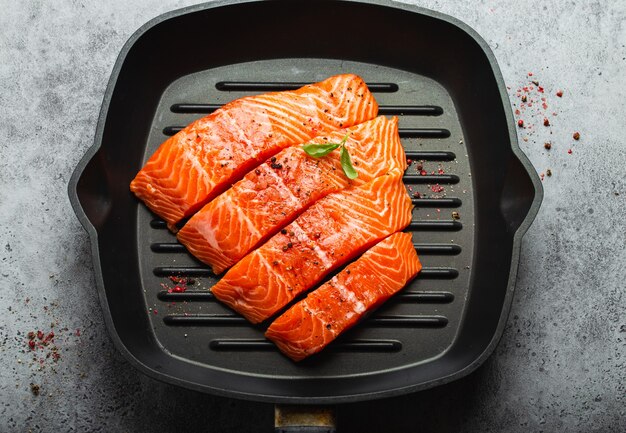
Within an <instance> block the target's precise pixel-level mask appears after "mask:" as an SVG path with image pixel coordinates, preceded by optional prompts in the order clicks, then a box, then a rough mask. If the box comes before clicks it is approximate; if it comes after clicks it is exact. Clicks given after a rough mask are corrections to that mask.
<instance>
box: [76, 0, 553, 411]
mask: <svg viewBox="0 0 626 433" xmlns="http://www.w3.org/2000/svg"><path fill="white" fill-rule="evenodd" d="M303 13H306V14H307V20H305V21H302V20H297V19H294V17H298V16H301V15H302V14H303ZM256 16H273V17H274V19H276V20H278V21H279V22H281V23H283V25H281V26H280V27H267V26H265V25H264V24H263V22H260V21H259V20H252V19H250V21H247V19H246V18H242V17H256ZM242 19H243V20H244V21H246V22H245V23H241V20H242ZM323 19H326V20H328V19H332V20H334V21H336V22H340V23H342V29H343V31H342V32H341V35H340V36H339V37H338V36H337V35H336V34H331V33H324V32H319V31H316V27H315V23H316V22H320V21H319V20H323ZM233 23H239V25H238V27H237V28H238V29H240V30H239V31H238V32H236V33H233V32H229V31H228V30H229V26H231V25H233ZM241 24H244V25H241ZM207 28H210V29H212V31H211V32H206V31H205V30H206V29H207ZM372 28H376V32H372V31H370V30H371V29H372ZM216 34H228V35H229V38H228V44H220V43H217V41H216V39H215V38H214V35H216ZM207 52H210V55H207ZM342 72H354V73H357V74H359V75H361V76H362V77H363V78H364V79H365V80H366V81H367V82H368V83H372V90H373V91H374V92H375V95H376V98H377V100H378V101H379V104H380V105H381V114H386V115H393V114H397V115H399V116H400V127H401V136H402V140H403V144H404V145H405V148H406V150H407V154H408V156H409V158H411V159H414V160H418V161H420V162H419V164H421V165H423V169H424V170H426V171H427V176H422V175H420V174H419V173H418V171H417V165H418V162H414V163H413V164H412V166H411V167H410V168H409V170H408V171H407V174H406V176H405V183H407V185H408V187H409V188H410V190H412V192H420V193H421V197H420V198H416V199H415V200H414V202H415V205H416V209H415V211H414V213H413V217H414V218H413V222H412V224H411V226H410V227H409V230H411V231H412V232H413V233H414V242H415V243H416V248H417V249H418V252H419V253H420V256H421V258H422V262H423V264H424V266H425V270H424V271H423V272H422V274H421V275H420V278H418V279H417V280H416V281H415V282H414V283H412V284H411V285H409V286H408V287H407V288H406V289H405V290H404V292H403V293H402V294H400V295H399V296H398V297H397V299H395V300H393V301H391V302H390V303H389V304H388V305H386V306H384V307H383V308H382V309H380V310H379V311H378V312H376V314H374V315H373V316H372V317H370V318H368V320H367V321H365V322H364V323H363V324H362V325H361V326H359V327H358V328H355V329H354V330H352V331H350V332H349V333H348V334H347V335H346V336H345V337H344V338H342V339H341V340H340V341H338V342H337V343H336V344H333V346H332V347H331V348H329V350H327V351H325V352H324V353H322V354H320V355H319V356H316V357H313V358H311V359H309V360H307V361H305V362H303V363H300V364H294V363H292V362H291V361H289V360H288V359H286V358H284V357H283V356H281V355H280V354H279V353H278V352H277V351H276V350H275V349H274V348H273V346H272V345H271V344H269V343H267V342H265V341H263V338H262V331H263V329H262V327H253V326H250V325H248V324H247V323H246V322H245V321H244V320H243V319H240V318H239V317H237V316H236V315H235V314H233V313H232V312H231V311H229V310H228V309H226V308H225V307H223V306H222V305H220V304H219V303H217V302H214V301H213V299H212V297H211V295H210V292H209V289H210V286H211V285H212V284H213V283H214V282H215V277H213V276H212V275H211V274H210V272H209V271H208V270H207V269H206V268H205V267H203V266H202V265H201V264H200V263H198V262H197V261H196V260H194V259H193V258H192V257H191V256H190V255H188V254H187V253H186V252H185V251H184V249H183V248H182V247H180V246H178V245H177V244H176V240H175V237H174V236H173V235H171V234H170V233H169V232H168V231H167V230H166V229H164V228H163V224H162V223H161V222H160V221H158V220H156V219H155V217H154V216H153V215H152V214H151V213H150V212H149V211H147V209H146V208H145V207H144V206H143V205H141V204H139V203H138V202H137V201H136V200H135V199H134V197H133V196H132V194H131V193H130V192H129V190H128V185H129V183H130V180H131V179H132V178H133V177H134V175H135V174H136V172H137V171H138V170H139V168H140V167H141V166H142V164H143V163H144V162H145V160H146V159H147V158H148V157H149V156H150V154H151V153H152V152H153V151H154V149H156V147H157V146H158V145H159V144H160V143H161V142H162V141H163V140H164V139H165V138H166V137H167V135H170V134H173V133H175V131H176V130H177V128H179V127H181V126H184V125H185V124H187V123H189V122H190V121H192V120H193V119H196V118H198V117H200V116H202V115H204V113H206V112H209V111H211V110H213V109H215V108H217V107H218V106H219V105H221V104H223V103H225V102H228V101H230V100H232V99H235V98H238V97H241V96H244V95H248V94H253V93H258V92H260V91H265V90H268V87H269V88H272V89H274V88H287V87H293V86H298V85H300V83H306V82H312V81H317V80H320V79H323V78H325V77H327V76H329V75H333V74H336V73H342ZM506 98H507V96H506V93H505V89H504V85H503V83H502V79H501V77H500V73H499V71H498V68H497V65H496V64H495V60H494V58H493V56H492V54H491V53H490V51H489V50H488V48H487V47H486V44H485V43H484V42H483V41H482V40H481V39H480V38H479V37H478V36H477V35H476V34H475V33H474V32H473V31H472V30H471V29H469V28H467V27H466V26H464V25H463V24H461V23H458V22H456V21H454V20H452V19H450V18H448V17H444V16H441V15H439V14H436V13H433V12H430V11H425V10H422V9H418V8H414V7H409V6H399V5H394V6H386V5H384V4H379V3H378V2H371V3H353V2H340V3H339V2H320V3H317V4H316V7H315V8H306V7H305V6H304V4H303V3H299V2H285V1H272V2H261V3H232V4H226V3H216V4H211V5H208V6H197V7H192V8H188V9H185V10H182V11H177V12H173V13H170V14H167V15H165V16H162V17H160V18H157V19H156V20H154V21H152V22H150V23H148V24H147V25H146V26H144V27H143V28H142V29H140V30H139V31H138V32H137V33H136V34H135V35H134V36H133V37H132V38H131V39H130V40H129V42H128V43H127V44H126V46H125V47H124V49H123V50H122V53H121V54H120V57H119V59H118V61H117V63H116V66H115V68H114V71H113V74H112V77H111V81H110V83H109V87H108V90H107V93H106V96H105V101H104V103H103V107H102V112H101V116H100V121H99V124H98V130H97V134H96V140H95V144H94V146H93V148H92V149H91V150H90V151H89V152H88V154H87V155H85V157H84V158H83V160H82V161H81V163H80V164H79V166H78V167H77V169H76V171H75V172H74V174H73V176H72V180H71V183H70V198H71V201H72V204H73V206H74V209H75V211H76V213H77V215H78V216H79V219H80V220H81V222H82V223H83V225H84V226H85V227H86V228H87V230H88V231H89V233H90V236H91V240H92V252H93V256H94V263H95V268H96V273H97V276H96V277H97V281H98V288H99V293H100V298H101V302H102V305H103V309H104V311H105V317H106V320H107V325H108V327H109V330H110V332H111V335H112V337H113V340H114V341H115V342H116V344H117V346H118V347H119V348H120V350H121V351H122V353H124V355H125V356H126V357H127V358H128V359H129V360H130V361H131V362H132V363H133V364H134V365H135V366H136V367H138V368H139V369H140V370H142V371H144V372H145V373H147V374H150V375H152V376H153V377H156V378H159V379H161V380H166V381H170V382H173V383H176V384H179V385H182V386H187V387H190V388H194V389H201V390H205V391H210V392H214V393H218V394H226V395H231V396H237V397H241V398H252V399H257V400H270V401H282V402H295V403H299V402H306V403H315V402H331V401H332V402H340V401H355V400H362V399H369V398H376V397H380V396H383V395H395V394H400V393H403V392H408V391H413V390H418V389H424V388H427V387H430V386H434V385H436V384H439V383H443V382H446V381H449V380H452V379H454V378H458V377H461V376H462V375H464V374H467V373H469V372H470V371H472V370H473V369H474V368H476V367H477V366H478V365H480V363H482V362H483V361H484V359H485V358H486V357H487V356H488V355H489V354H490V353H491V351H492V350H493V348H494V346H495V344H496V343H497V340H498V339H499V336H500V334H501V332H502V327H503V324H504V321H505V319H506V315H507V313H508V309H509V305H510V302H511V299H512V295H513V287H514V281H515V274H516V269H517V264H518V260H519V257H518V253H519V242H520V239H521V236H522V235H523V233H524V232H525V230H526V229H527V227H528V225H529V224H530V222H531V221H532V219H533V218H534V216H535V214H536V212H537V209H538V206H539V203H540V200H541V187H540V185H539V182H538V179H537V178H536V175H531V174H530V173H531V172H532V170H530V165H529V163H528V161H527V159H526V158H525V157H524V156H523V154H521V152H520V151H519V148H518V145H517V142H516V138H515V137H516V135H515V131H514V130H513V129H512V128H513V127H512V126H511V125H513V124H514V123H513V121H512V116H511V113H510V111H509V109H508V101H507V99H506ZM421 161H424V162H421ZM442 188H443V189H442ZM453 211H455V212H458V213H459V215H460V217H461V218H460V220H458V221H457V220H454V219H453V218H452V212H453ZM168 275H188V276H193V277H197V280H198V281H197V283H196V285H194V286H193V288H192V290H191V291H188V292H186V293H184V294H168V293H167V292H166V291H165V292H164V291H163V288H162V286H161V283H167V282H168V281H167V279H166V278H165V277H167V276H168Z"/></svg>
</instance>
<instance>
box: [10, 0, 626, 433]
mask: <svg viewBox="0 0 626 433" xmlns="http://www.w3.org/2000/svg"><path fill="white" fill-rule="evenodd" d="M193 3H196V2H193V1H174V0H159V1H155V0H142V1H137V2H127V1H122V0H115V1H107V2H104V1H100V2H80V1H70V0H57V1H53V2H44V1H23V2H15V1H10V0H0V180H1V183H0V203H1V204H0V241H1V242H0V256H1V261H0V274H1V277H0V312H1V315H0V317H1V318H2V319H0V359H1V361H2V364H1V368H0V431H2V432H13V431H54V432H64V431H107V432H109V431H111V432H113V431H115V432H117V431H120V432H153V431H160V432H174V431H206V432H221V431H224V432H225V431H228V432H252V431H268V432H269V431H272V428H271V426H272V417H273V413H272V406H271V405H267V404H257V403H253V402H244V401H238V400H230V399H227V398H217V397H213V396H209V395H204V394H200V393H196V392H191V391H187V390H184V389H179V388H176V387H173V386H170V385H165V384H162V383H159V382H156V381H154V380H152V379H150V378H148V377H145V376H143V375H142V374H139V373H137V372H136V371H135V370H134V369H133V368H132V367H130V365H129V364H128V363H127V362H126V361H125V360H124V359H123V358H122V357H121V355H120V354H118V352H117V350H116V349H115V348H114V347H113V345H112V343H111V341H110V339H109V337H108V335H107V331H106V330H105V327H104V324H103V318H102V313H101V311H100V305H99V302H98V298H97V295H96V290H95V287H94V277H93V272H92V265H91V256H90V253H89V240H88V237H87V234H86V233H85V231H84V230H83V229H82V227H81V226H80V224H79V223H78V221H77V219H76V218H75V216H74V214H73V212H72V210H71V208H70V205H69V200H68V197H67V193H66V189H67V183H68V180H69V176H70V174H71V172H72V170H73V168H74V167H75V165H76V164H77V162H78V161H79V159H80V158H81V156H82V155H83V154H84V152H85V151H86V150H87V148H89V147H90V146H91V145H92V142H93V136H94V131H95V127H96V121H97V116H98V112H99V109H100V104H101V102H102V98H103V94H104V91H105V86H106V83H107V80H108V78H109V75H110V73H111V70H112V67H113V64H114V62H115V59H116V56H117V54H118V53H119V51H120V49H121V47H122V45H123V44H124V42H125V41H126V40H127V39H128V38H129V36H130V35H131V34H132V33H133V32H134V31H135V30H136V29H137V28H138V27H140V26H141V25H142V24H144V23H145V22H146V21H148V20H149V19H151V18H153V17H156V16H157V15H159V14H161V13H163V12H166V11H170V10H172V9H175V8H179V7H183V6H187V5H190V4H193ZM412 3H415V4H419V5H421V6H425V7H427V8H431V9H434V10H438V11H441V12H444V13H447V14H449V15H452V16H454V17H457V18H459V19H461V20H462V21H464V22H466V23H467V24H469V25H470V26H471V27H473V28H474V29H475V30H476V31H478V33H480V34H481V35H482V36H483V37H484V39H485V40H486V41H487V42H488V43H489V45H490V46H491V48H492V50H493V51H494V53H495V55H496V58H497V60H498V62H499V64H500V67H501V69H502V72H503V75H504V78H505V81H506V83H507V85H508V86H510V87H511V90H510V96H511V102H512V103H514V104H518V105H519V103H520V100H519V98H518V97H517V96H516V90H517V89H518V88H520V87H521V86H525V85H529V81H530V80H531V79H537V80H539V81H540V85H541V86H543V87H544V88H545V92H546V98H547V101H548V104H549V108H548V112H549V113H550V119H551V123H552V126H551V127H550V128H544V127H543V125H541V121H542V117H543V114H542V111H541V110H540V109H539V108H538V107H537V106H535V108H533V109H532V110H531V109H527V110H526V111H524V112H522V113H520V116H521V117H522V118H524V120H525V122H526V124H527V126H529V125H531V124H532V125H534V128H526V129H520V130H519V132H520V143H521V146H522V149H523V150H524V152H525V153H526V154H527V155H528V156H529V158H530V159H531V161H532V162H533V164H534V165H535V167H536V169H537V171H538V172H539V173H546V171H547V169H550V170H551V172H552V176H550V177H547V176H546V177H545V179H544V182H543V185H544V188H545V199H544V202H543V205H542V207H541V211H540V213H539V215H538V217H537V219H536V221H535V223H534V224H533V226H532V227H531V229H530V230H529V232H528V234H527V235H526V237H525V238H524V241H523V248H522V260H521V265H520V273H519V278H518V282H517V286H516V294H515V300H514V302H513V307H512V310H511V314H510V317H509V320H508V323H507V327H506V330H505V332H504V336H503V338H502V341H501V342H500V344H499V346H498V348H497V349H496V351H495V352H494V354H493V356H491V358H490V359H489V360H488V361H487V362H486V363H485V364H484V366H482V367H481V368H480V369H479V370H477V371H476V372H475V373H473V374H472V375H470V376H469V377H466V378H464V379H462V380H459V381H457V382H454V383H451V384H448V385H445V386H442V387H439V388H436V389H433V390H429V391H425V392H422V393H418V394H413V395H408V396H405V397H401V398H395V399H390V400H384V401H376V402H367V403H360V404H352V405H347V406H341V407H339V408H338V414H339V424H340V428H341V429H342V431H345V432H350V431H354V432H357V431H358V432H401V431H402V432H407V431H424V432H486V431H493V432H501V431H508V432H540V431H544V432H556V431H568V432H592V431H602V432H616V431H626V400H625V398H624V397H625V394H626V383H625V382H626V363H625V361H626V312H625V307H624V306H625V304H626V297H625V293H626V288H625V285H626V283H625V281H626V271H625V270H624V269H625V266H624V265H625V263H626V250H625V246H626V226H625V224H624V215H625V214H624V212H625V211H626V180H625V173H626V171H625V168H624V167H625V166H626V150H625V149H626V146H625V145H624V138H625V137H626V128H625V126H626V115H625V114H624V111H625V110H624V108H625V107H624V101H625V100H626V79H625V77H626V72H625V71H626V47H625V44H626V2H624V1H623V0H620V1H609V0H605V1H594V2H582V1H566V0H555V1H552V2H545V1H538V0H528V1H526V0H522V1H516V2H506V1H496V0H493V1H487V0H480V1H435V0H424V1H414V2H412ZM234 30H235V31H236V29H234ZM528 72H533V77H532V78H529V77H528ZM557 89H562V90H563V91H564V95H563V97H562V98H557V97H556V96H555V92H556V90H557ZM553 112H555V113H556V115H552V114H551V113H553ZM548 130H549V131H551V132H552V134H551V135H549V134H548ZM574 131H579V132H580V134H581V139H580V140H579V141H574V140H573V139H572V138H571V137H572V133H573V132H574ZM525 139H526V140H525ZM546 140H551V141H552V144H553V146H552V149H551V150H550V151H546V150H545V149H544V147H543V143H544V142H545V141H546ZM568 149H572V153H571V154H569V153H568V152H567V150H568ZM53 325H54V327H52V326H53ZM37 329H42V330H45V331H46V332H49V331H50V330H54V332H55V333H56V337H55V343H56V347H57V349H58V352H56V353H59V354H60V359H59V360H58V361H57V362H54V361H53V359H52V356H54V355H53V354H54V353H55V352H54V350H53V349H52V348H51V347H50V346H49V347H47V348H44V350H40V351H39V352H38V353H42V354H46V353H47V354H50V356H51V357H50V358H46V359H44V361H43V363H40V362H33V361H32V355H31V354H29V353H28V347H27V345H26V342H27V332H28V331H31V330H37ZM31 384H34V385H38V386H39V387H40V388H39V395H35V394H34V392H33V390H32V389H31Z"/></svg>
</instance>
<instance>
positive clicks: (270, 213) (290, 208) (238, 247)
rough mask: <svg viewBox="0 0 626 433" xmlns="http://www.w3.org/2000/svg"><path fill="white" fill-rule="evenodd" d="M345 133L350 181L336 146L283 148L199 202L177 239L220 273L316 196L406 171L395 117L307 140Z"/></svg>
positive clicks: (334, 137) (335, 138) (337, 139)
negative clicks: (313, 151)
mask: <svg viewBox="0 0 626 433" xmlns="http://www.w3.org/2000/svg"><path fill="white" fill-rule="evenodd" d="M346 134H348V138H347V141H346V143H345V147H346V149H348V151H349V153H350V156H351V158H352V161H353V164H354V165H355V167H356V169H357V171H358V174H359V176H358V177H357V178H356V179H354V180H352V181H351V180H350V179H348V177H346V175H345V174H344V173H343V171H342V168H341V162H340V158H339V150H336V151H334V152H331V153H330V154H328V155H326V156H325V157H323V158H319V159H318V158H312V157H310V156H308V155H307V154H306V152H304V150H302V148H301V147H300V146H293V147H289V148H287V149H285V150H283V151H281V152H280V153H278V154H277V155H276V156H275V157H273V158H272V159H268V160H267V161H265V163H264V164H262V165H260V166H259V167H258V168H257V169H256V170H253V171H251V172H250V173H248V174H247V175H246V176H245V177H244V178H243V179H242V180H240V181H239V182H237V183H236V184H235V185H234V186H233V187H232V188H231V189H229V190H228V191H226V192H225V193H223V194H221V195H219V196H218V197H216V198H215V199H214V200H213V201H211V202H210V203H208V204H207V205H206V206H204V207H203V208H202V210H200V211H199V212H198V213H196V214H195V215H194V216H193V217H192V218H191V219H190V220H189V221H188V222H187V223H186V224H185V226H184V227H183V228H182V229H181V230H180V231H179V232H178V235H177V237H178V240H179V241H180V242H181V243H182V244H184V245H185V246H186V247H187V249H188V250H189V251H190V252H191V254H193V255H194V256H195V257H197V258H198V259H200V260H201V261H203V262H204V263H206V264H208V265H211V267H212V268H213V272H214V273H215V274H220V273H222V272H223V271H224V270H226V269H228V268H229V267H231V266H232V265H234V264H235V263H237V262H238V261H239V259H241V258H242V257H243V256H245V255H246V254H247V253H248V252H250V251H251V250H252V249H253V248H255V247H256V246H257V245H260V244H261V243H262V242H264V241H265V240H267V239H268V238H269V237H270V236H272V235H274V234H275V233H276V232H277V231H278V230H280V228H281V227H283V226H284V225H286V224H287V223H289V222H291V221H292V220H293V219H294V218H295V217H296V216H297V215H298V214H299V213H300V212H302V211H303V210H304V209H306V208H307V207H308V206H310V205H311V204H313V203H315V202H316V201H317V200H319V199H320V198H322V197H324V196H326V195H328V194H330V193H332V192H335V191H340V190H342V189H344V188H348V187H351V186H359V185H363V184H365V183H367V182H369V181H371V180H372V179H374V178H376V177H378V176H381V175H383V174H385V173H387V172H388V171H390V170H393V169H394V168H398V169H400V170H401V171H404V170H406V167H407V164H406V156H405V154H404V149H403V148H402V143H401V142H400V136H399V135H398V119H397V118H395V117H394V118H393V119H391V120H389V119H387V118H385V117H383V116H379V117H377V118H375V119H373V120H370V121H368V122H364V123H361V124H360V125H357V126H353V127H352V128H348V129H342V130H339V131H336V132H333V133H330V134H328V135H325V136H318V137H316V138H315V139H313V140H312V143H337V142H340V141H341V140H342V138H343V137H345V136H346Z"/></svg>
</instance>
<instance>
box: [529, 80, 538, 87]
mask: <svg viewBox="0 0 626 433" xmlns="http://www.w3.org/2000/svg"><path fill="white" fill-rule="evenodd" d="M531 83H533V84H534V85H535V86H538V85H539V81H538V80H532V81H531Z"/></svg>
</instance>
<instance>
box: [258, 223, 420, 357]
mask: <svg viewBox="0 0 626 433" xmlns="http://www.w3.org/2000/svg"><path fill="white" fill-rule="evenodd" d="M421 269H422V265H421V263H420V261H419V259H418V258H417V253H416V252H415V248H414V247H413V240H412V236H411V235H410V234H409V233H395V234H393V235H391V236H389V237H388V238H387V239H385V240H383V241H381V242H379V243H378V244H376V245H375V246H374V247H372V248H371V249H370V250H368V251H366V252H365V254H363V255H362V256H361V258H359V259H358V260H357V261H355V262H354V263H352V264H350V265H348V266H347V267H346V268H345V269H344V270H342V271H341V272H340V273H338V274H337V275H336V276H334V277H333V278H332V279H331V280H330V281H328V282H327V283H325V284H323V285H322V286H320V287H319V288H318V289H316V290H314V291H312V292H311V293H309V295H308V296H307V297H306V298H305V299H303V300H302V301H300V302H298V303H296V304H295V305H293V306H292V307H291V308H290V309H289V310H287V311H286V312H285V313H284V314H283V315H282V316H280V317H278V318H277V319H276V320H275V321H274V322H273V323H272V324H271V325H270V327H269V328H268V329H267V332H266V333H265V336H266V337H267V338H269V339H270V340H272V341H273V342H274V343H276V345H277V346H278V348H279V349H280V350H281V352H283V353H284V354H285V355H287V356H288V357H290V358H291V359H293V360H294V361H300V360H302V359H304V358H306V357H307V356H309V355H312V354H314V353H317V352H319V351H320V350H322V349H323V348H324V347H326V346H327V345H328V344H329V343H330V342H331V341H333V340H334V339H335V338H337V337H338V336H339V334H341V333H342V332H344V331H346V330H347V329H349V328H351V327H352V326H354V325H355V324H356V323H357V322H358V321H359V320H360V319H361V318H362V317H363V316H365V315H366V314H367V313H368V312H370V311H372V310H374V309H376V308H377V307H379V306H380V305H381V304H382V303H383V302H385V301H386V300H387V299H389V298H390V297H391V296H393V295H394V294H395V293H396V292H398V291H399V290H400V289H402V288H403V287H404V286H405V285H406V283H408V282H409V281H410V280H412V279H413V278H414V277H415V276H416V275H417V274H418V272H419V271H420V270H421Z"/></svg>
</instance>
